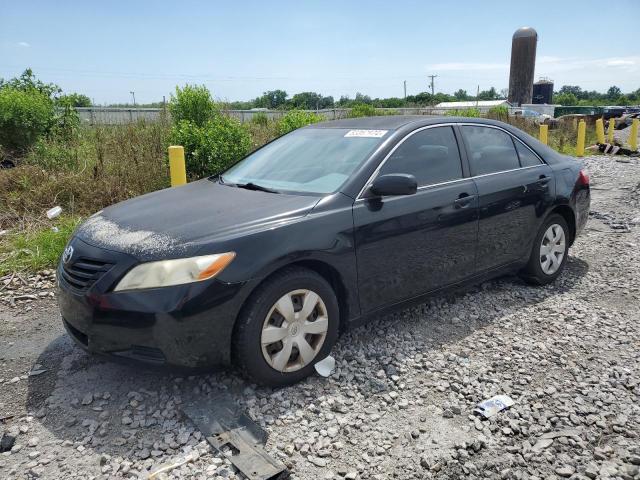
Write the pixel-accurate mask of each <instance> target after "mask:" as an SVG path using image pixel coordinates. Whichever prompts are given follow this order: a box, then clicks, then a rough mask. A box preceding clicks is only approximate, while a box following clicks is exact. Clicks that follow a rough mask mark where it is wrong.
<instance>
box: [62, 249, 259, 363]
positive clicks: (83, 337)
mask: <svg viewBox="0 0 640 480" xmlns="http://www.w3.org/2000/svg"><path fill="white" fill-rule="evenodd" d="M70 244H71V245H72V246H73V247H74V256H75V259H74V258H72V260H71V262H69V263H70V264H71V265H72V267H70V268H69V267H68V266H67V265H65V264H63V262H61V263H60V265H59V266H58V270H57V279H58V288H57V293H58V295H57V296H58V303H59V307H60V313H61V314H62V318H63V323H64V326H65V328H66V330H67V332H68V333H69V335H70V336H71V337H72V338H73V339H74V340H75V341H76V343H78V344H79V345H80V346H81V347H82V348H84V349H85V350H87V351H89V352H91V353H98V354H107V355H114V356H118V357H125V358H131V359H136V360H141V361H145V362H150V363H156V364H167V365H173V366H179V367H188V368H200V367H210V366H213V365H219V364H228V363H229V361H230V356H231V355H230V350H231V336H232V333H233V326H234V323H235V319H236V317H237V314H238V312H239V310H240V307H241V306H242V303H243V302H244V300H245V298H246V293H245V292H247V291H248V285H247V284H246V283H235V284H226V283H223V282H220V281H218V280H215V279H213V280H209V281H204V282H197V283H192V284H187V285H179V286H173V287H163V288H153V289H145V290H132V291H123V292H113V287H114V286H115V285H116V284H117V282H118V281H119V280H120V279H121V278H122V276H123V275H124V274H125V273H126V272H127V271H128V270H129V269H130V268H131V267H132V266H133V265H135V264H136V263H137V260H136V259H135V258H133V257H131V256H129V255H126V254H122V253H119V252H113V251H109V250H105V249H102V248H97V247H94V246H92V245H89V244H87V243H85V242H83V241H82V240H79V239H77V238H76V239H73V240H72V241H71V243H70ZM74 262H76V263H74ZM91 262H93V263H91ZM99 264H105V265H106V267H101V268H102V270H100V271H99V272H98V273H97V274H96V275H95V277H96V278H95V279H92V281H91V282H89V286H88V287H86V286H84V285H83V283H77V281H76V280H77V279H78V278H81V277H78V275H84V274H86V272H87V270H86V269H83V268H80V267H78V268H76V270H73V268H75V267H73V265H82V266H83V267H86V266H87V265H99ZM70 272H71V273H70Z"/></svg>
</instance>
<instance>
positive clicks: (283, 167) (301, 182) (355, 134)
mask: <svg viewBox="0 0 640 480" xmlns="http://www.w3.org/2000/svg"><path fill="white" fill-rule="evenodd" d="M387 136H388V132H387V131H386V130H352V129H348V128H304V129H300V130H295V131H293V132H291V133H289V134H287V135H285V136H283V137H280V138H278V139H276V140H274V141H273V142H271V143H270V144H268V145H266V146H264V147H263V148H261V149H260V150H257V151H255V152H254V153H252V154H251V155H249V156H248V157H246V158H245V159H244V160H242V161H241V162H240V163H238V164H237V165H235V166H233V167H231V168H230V169H229V170H227V171H226V172H225V173H224V174H223V175H222V181H223V182H224V183H226V184H229V185H245V184H248V183H252V184H256V185H260V186H262V187H266V188H269V189H272V190H276V191H284V192H300V193H318V194H326V193H332V192H335V191H336V190H338V189H339V188H340V187H341V186H342V185H343V184H344V183H345V181H346V180H347V179H348V178H349V176H350V175H351V174H352V173H353V172H354V171H355V169H356V168H358V167H359V166H360V165H361V164H362V162H364V161H365V160H366V159H367V158H368V156H369V155H370V154H371V153H372V152H373V150H375V148H376V147H377V146H378V145H379V144H380V143H381V142H383V141H384V139H385V138H386V137H387Z"/></svg>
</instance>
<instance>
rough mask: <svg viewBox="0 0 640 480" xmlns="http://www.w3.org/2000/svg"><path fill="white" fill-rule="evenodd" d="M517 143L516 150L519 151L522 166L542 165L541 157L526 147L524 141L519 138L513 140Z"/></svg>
mask: <svg viewBox="0 0 640 480" xmlns="http://www.w3.org/2000/svg"><path fill="white" fill-rule="evenodd" d="M513 143H515V144H516V150H517V151H518V156H519V157H520V165H521V166H522V167H535V166H536V165H540V159H539V158H538V157H537V156H536V154H535V153H533V152H532V151H531V150H529V149H528V148H527V147H525V146H524V145H523V144H522V143H520V142H518V141H517V140H516V141H515V142H513Z"/></svg>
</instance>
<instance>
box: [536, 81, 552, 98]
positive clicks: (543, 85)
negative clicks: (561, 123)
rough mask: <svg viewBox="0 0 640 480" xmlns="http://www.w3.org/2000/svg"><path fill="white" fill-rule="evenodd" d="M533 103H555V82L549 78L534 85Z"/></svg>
mask: <svg viewBox="0 0 640 480" xmlns="http://www.w3.org/2000/svg"><path fill="white" fill-rule="evenodd" d="M533 103H546V104H547V105H551V104H552V103H553V82H552V81H551V80H549V79H548V78H541V79H540V80H538V81H537V82H536V83H534V84H533Z"/></svg>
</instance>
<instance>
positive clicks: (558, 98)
mask: <svg viewBox="0 0 640 480" xmlns="http://www.w3.org/2000/svg"><path fill="white" fill-rule="evenodd" d="M553 101H554V103H558V104H560V105H565V106H567V105H577V104H578V97H576V96H575V95H574V94H573V93H558V94H557V95H554V97H553Z"/></svg>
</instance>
